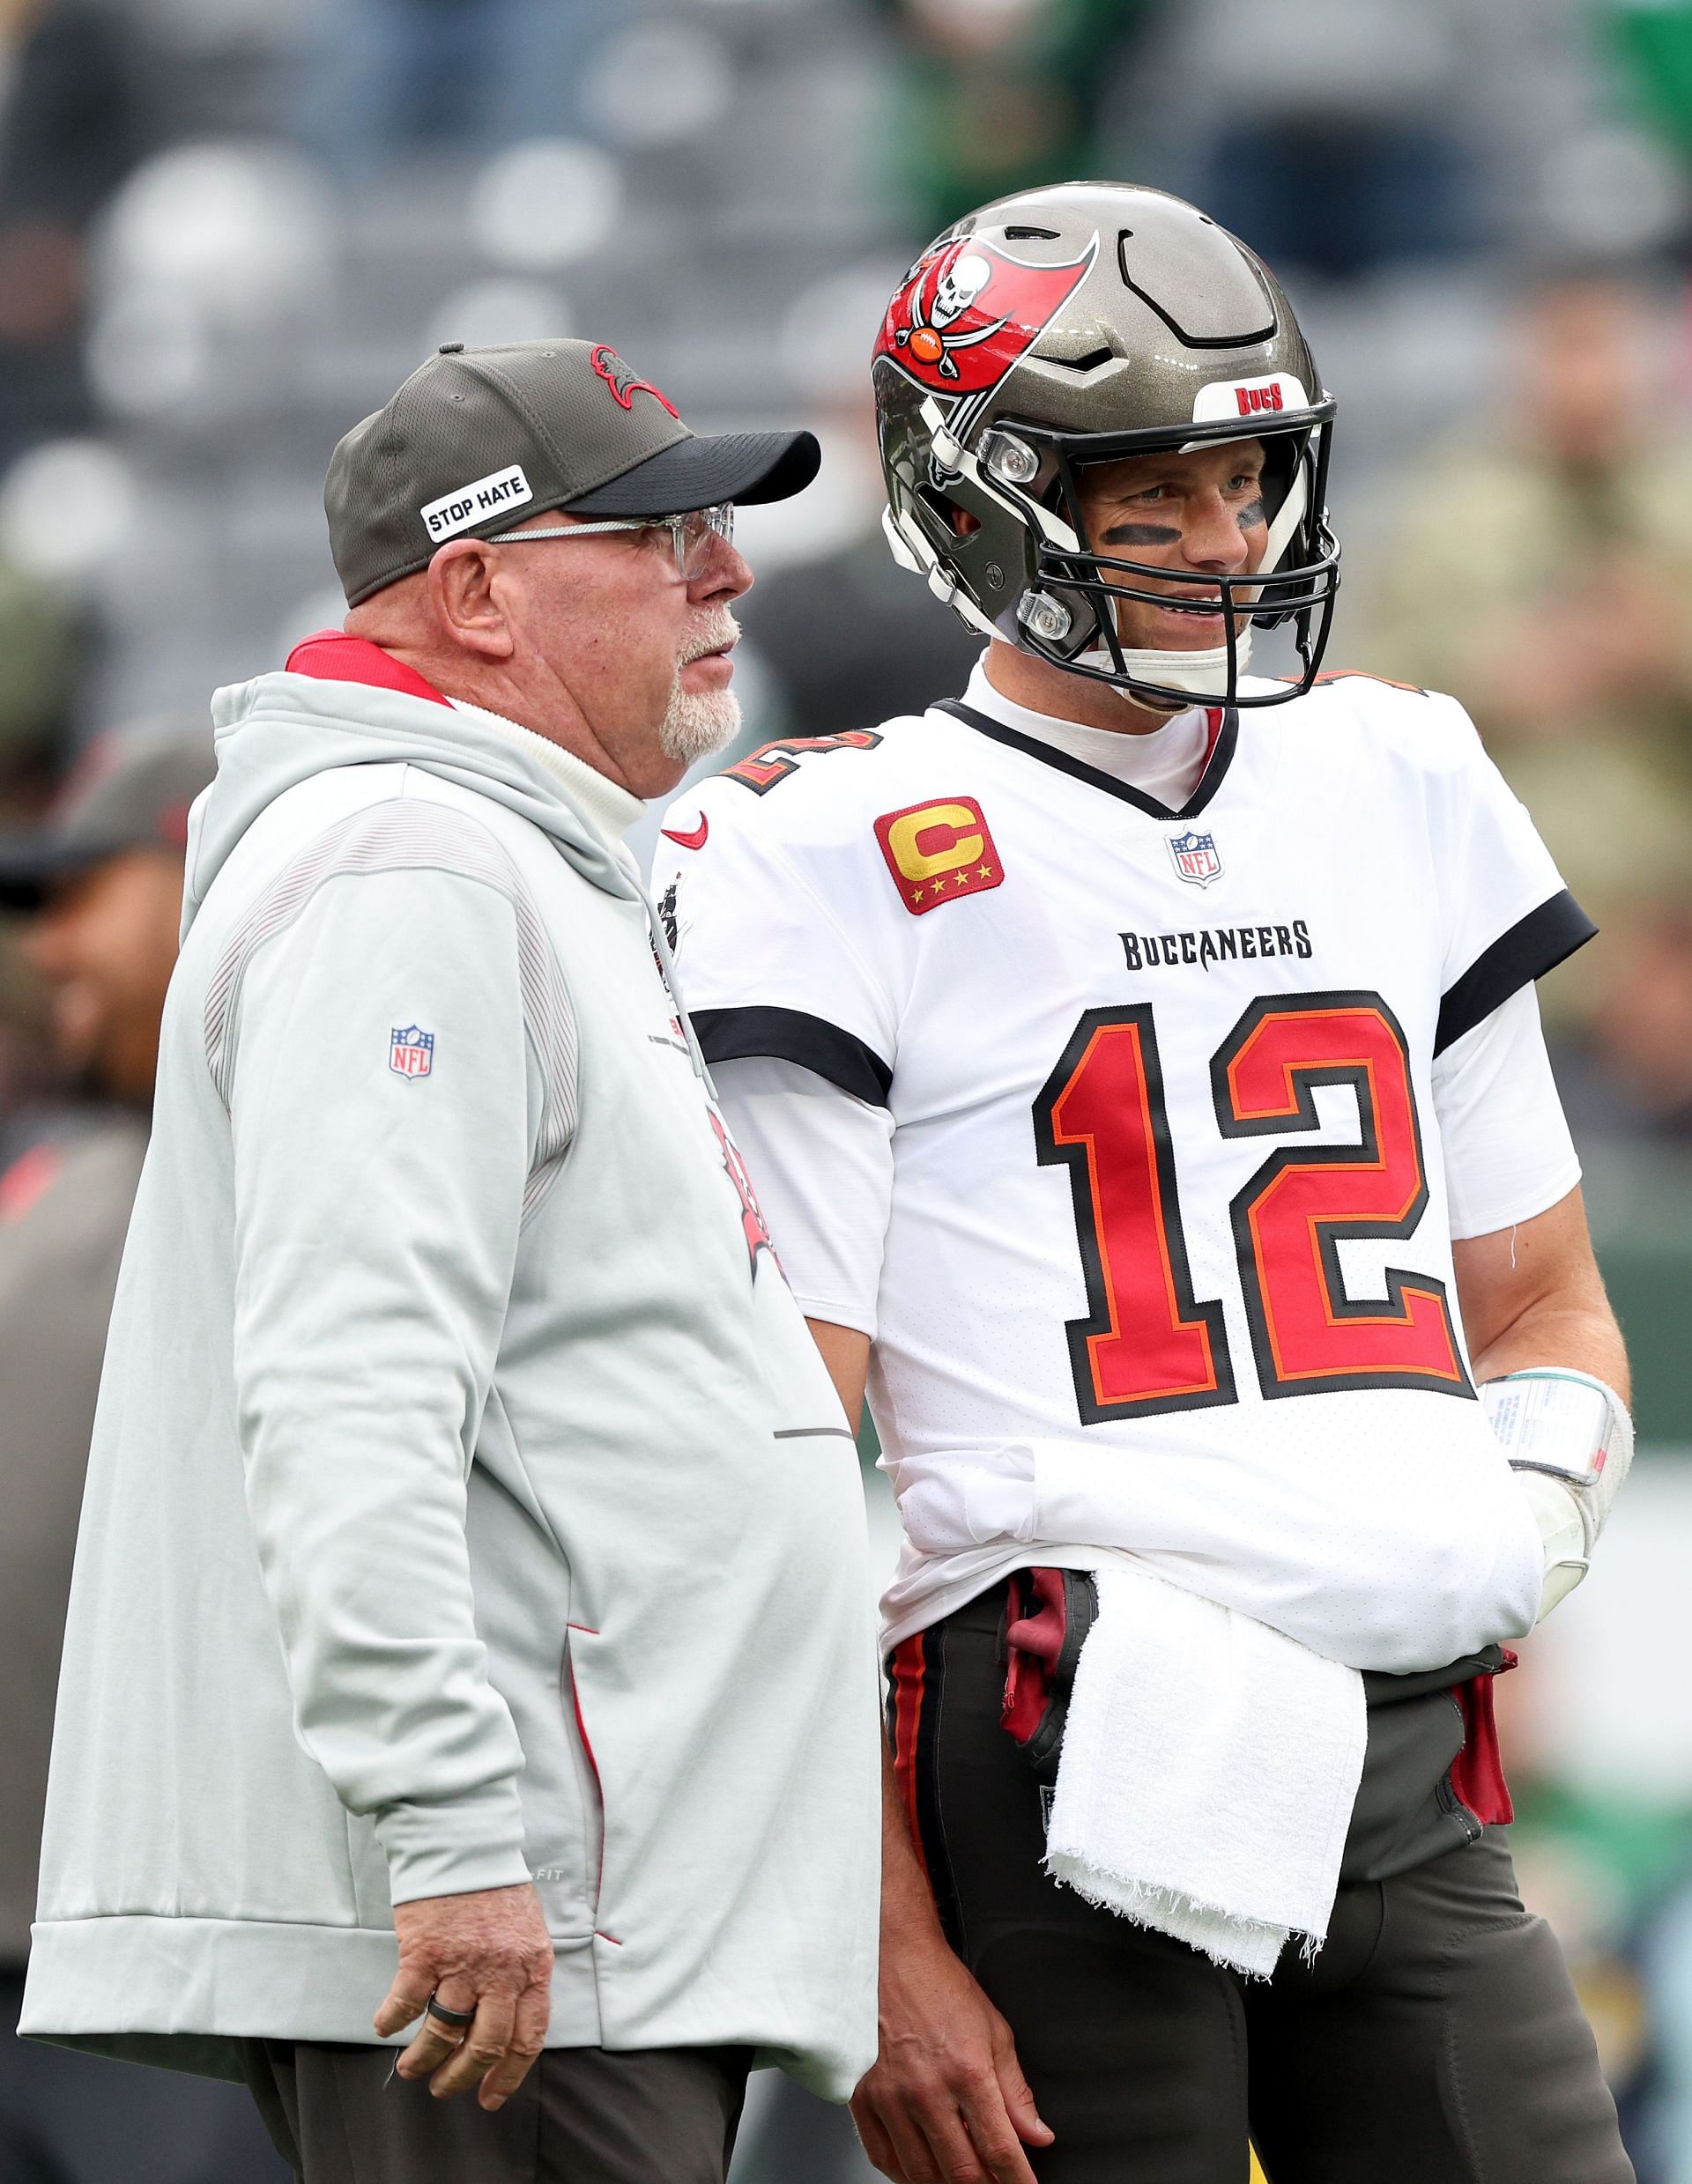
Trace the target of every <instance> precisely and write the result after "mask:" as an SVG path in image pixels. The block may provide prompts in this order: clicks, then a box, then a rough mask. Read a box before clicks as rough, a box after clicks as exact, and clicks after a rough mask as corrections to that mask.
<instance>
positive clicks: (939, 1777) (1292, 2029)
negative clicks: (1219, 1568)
mask: <svg viewBox="0 0 1692 2184" xmlns="http://www.w3.org/2000/svg"><path fill="white" fill-rule="evenodd" d="M1002 1603H1003V1592H1002V1588H995V1590H994V1591H993V1592H992V1593H991V1594H988V1595H983V1597H982V1598H981V1599H980V1600H978V1601H976V1602H972V1603H970V1604H969V1605H968V1607H965V1608H963V1609H961V1610H959V1611H958V1612H957V1613H956V1614H955V1615H954V1616H952V1617H949V1618H947V1619H946V1622H945V1623H944V1624H942V1625H939V1631H938V1634H939V1643H938V1644H936V1643H931V1644H930V1646H929V1647H928V1648H927V1655H928V1668H927V1670H926V1677H925V1688H924V1693H923V1705H922V1721H923V1733H922V1734H921V1736H919V1737H918V1738H917V1742H916V1749H915V1753H914V1758H915V1763H916V1769H917V1774H916V1780H915V1781H914V1783H913V1788H914V1791H915V1797H914V1803H915V1807H916V1817H917V1824H918V1827H919V1831H920V1833H921V1836H922V1843H923V1851H924V1859H925V1861H926V1863H927V1865H928V1869H929V1877H930V1879H931V1882H932V1884H933V1886H934V1892H935V1896H936V1899H937V1900H938V1901H939V1905H940V1907H941V1913H942V1916H943V1917H944V1918H946V1921H947V1924H948V1927H949V1929H950V1932H951V1938H952V1941H953V1945H954V1947H955V1948H956V1949H957V1951H958V1953H959V1954H960V1955H961V1957H962V1958H963V1960H964V1962H965V1963H966V1964H967V1965H968V1967H969V1969H970V1971H971V1972H972V1973H974V1975H975V1977H976V1979H977V1980H979V1981H980V1983H981V1985H982V1986H983V1988H984V1989H985V1990H986V1992H987V1994H988V1995H989V1996H990V1997H991V2000H992V2001H993V2003H995V2004H996V2005H997V2007H998V2009H999V2010H1002V2011H1003V2013H1004V2015H1005V2016H1006V2018H1008V2020H1009V2022H1010V2025H1011V2028H1012V2031H1013V2033H1014V2034H1015V2037H1016V2046H1017V2053H1018V2054H1019V2056H1020V2060H1021V2064H1022V2068H1023V2069H1024V2070H1025V2071H1026V2072H1027V2074H1028V2083H1029V2084H1030V2085H1031V2086H1032V2087H1033V2089H1034V2095H1035V2102H1036V2104H1037V2106H1038V2108H1039V2111H1040V2114H1041V2115H1042V2116H1043V2118H1044V2119H1045V2121H1046V2122H1047V2123H1048V2124H1049V2125H1050V2127H1051V2128H1052V2130H1053V2131H1054V2132H1055V2133H1056V2134H1057V2139H1056V2143H1055V2144H1054V2145H1052V2146H1051V2147H1050V2149H1048V2150H1047V2151H1044V2152H1040V2151H1032V2150H1031V2151H1030V2157H1029V2158H1030V2161H1031V2163H1032V2165H1033V2168H1034V2170H1035V2174H1036V2175H1037V2176H1038V2177H1039V2178H1040V2180H1041V2184H1246V2178H1247V2175H1248V2170H1249V2154H1248V2151H1247V2148H1248V2139H1250V2141H1252V2142H1254V2143H1256V2146H1257V2149H1258V2158H1259V2159H1260V2160H1261V2161H1262V2164H1263V2166H1264V2168H1265V2171H1266V2173H1267V2174H1268V2176H1269V2179H1270V2184H1631V2180H1632V2178H1633V2170H1632V2167H1631V2165H1630V2164H1629V2161H1628V2158H1627V2156H1626V2154H1625V2153H1624V2152H1623V2151H1622V2143H1621V2138H1620V2136H1619V2134H1618V2132H1617V2128H1616V2121H1615V2106H1614V2102H1613V2101H1612V2100H1611V2099H1610V2095H1609V2091H1608V2089H1607V2087H1606V2085H1605V2084H1604V2081H1603V2078H1602V2077H1601V2075H1600V2073H1599V2066H1598V2054H1597V2050H1596V2048H1595V2047H1594V2045H1593V2041H1592V2033H1591V2032H1590V2030H1589V2029H1588V2027H1587V2025H1586V2022H1585V2019H1584V2017H1583V2016H1582V2015H1581V2010H1580V2006H1579V2004H1578V2003H1577V2000H1576V1998H1575V1993H1574V1988H1573V1987H1572V1985H1571V1984H1570V1979H1569V1974H1568V1972H1567V1970H1566V1968H1565V1967H1564V1965H1563V1961H1562V1953H1561V1951H1560V1950H1559V1949H1558V1946H1557V1943H1556V1942H1555V1939H1554V1938H1553V1936H1552V1934H1551V1932H1550V1929H1548V1928H1547V1926H1546V1924H1545V1923H1544V1921H1542V1920H1540V1919H1537V1918H1532V1917H1530V1915H1529V1914H1527V1912H1526V1911H1525V1910H1524V1909H1523V1907H1522V1903H1521V1899H1520V1897H1519V1896H1518V1893H1517V1891H1516V1883H1515V1877H1514V1874H1513V1872H1512V1869H1511V1866H1510V1853H1509V1850H1508V1848H1507V1847H1506V1842H1505V1839H1504V1837H1503V1832H1502V1831H1500V1830H1498V1829H1494V1828H1488V1830H1487V1831H1486V1832H1485V1833H1484V1834H1483V1835H1481V1838H1480V1840H1478V1841H1476V1842H1474V1843H1472V1844H1468V1845H1466V1846H1463V1847H1458V1848H1457V1849H1453V1850H1448V1851H1445V1852H1443V1853H1442V1854H1441V1855H1438V1856H1436V1857H1434V1858H1431V1859H1430V1860H1429V1861H1428V1862H1426V1863H1425V1864H1421V1865H1418V1866H1415V1867H1413V1868H1412V1869H1410V1870H1409V1871H1408V1872H1403V1873H1399V1874H1396V1875H1394V1876H1393V1877H1391V1878H1390V1879H1388V1880H1384V1881H1374V1882H1348V1883H1346V1884H1342V1885H1341V1887H1340V1894H1339V1899H1338V1901H1337V1903H1336V1905H1335V1907H1334V1914H1333V1919H1332V1925H1331V1927H1330V1929H1329V1934H1328V1939H1327V1942H1326V1944H1325V1947H1324V1948H1323V1951H1322V1953H1321V1955H1320V1956H1319V1958H1317V1961H1316V1964H1315V1966H1313V1967H1307V1966H1304V1965H1303V1964H1302V1962H1301V1961H1300V1960H1299V1958H1298V1956H1297V1953H1296V1951H1289V1960H1288V1959H1283V1962H1282V1965H1281V1966H1280V1969H1279V1970H1278V1971H1277V1972H1276V1973H1275V1976H1274V1978H1273V1980H1267V1981H1265V1980H1241V1979H1238V1978H1236V1977H1235V1976H1234V1975H1233V1974H1232V1973H1228V1972H1225V1971H1222V1970H1221V1969H1219V1968H1218V1967H1217V1966H1214V1965H1213V1964H1212V1963H1210V1962H1209V1960H1208V1959H1207V1958H1205V1957H1203V1956H1201V1955H1199V1953H1198V1952H1197V1951H1194V1950H1191V1949H1189V1948H1187V1947H1186V1946H1185V1945H1184V1943H1180V1942H1176V1941H1172V1940H1169V1938H1167V1937H1166V1936H1162V1935H1160V1934H1154V1933H1152V1932H1150V1931H1149V1930H1148V1929H1146V1928H1143V1927H1139V1926H1135V1925H1132V1924H1131V1923H1130V1922H1129V1921H1127V1920H1125V1919H1120V1918H1117V1917H1116V1916H1114V1915H1113V1914H1111V1913H1109V1912H1108V1911H1101V1910H1099V1909H1097V1908H1096V1907H1095V1906H1093V1905H1090V1904H1088V1903H1087V1902H1086V1901H1085V1900H1084V1899H1082V1898H1081V1897H1080V1896H1078V1895H1076V1894H1075V1893H1074V1892H1072V1890H1069V1889H1065V1888H1060V1887H1059V1886H1058V1884H1056V1883H1055V1882H1054V1881H1052V1880H1050V1878H1049V1877H1048V1876H1047V1875H1046V1873H1045V1871H1044V1869H1043V1866H1042V1863H1041V1860H1042V1857H1043V1852H1044V1847H1045V1846H1044V1827H1043V1804H1042V1799H1043V1795H1044V1794H1045V1793H1043V1790H1042V1788H1041V1785H1040V1783H1039V1781H1037V1780H1036V1779H1035V1775H1034V1773H1033V1772H1032V1771H1031V1769H1030V1768H1029V1766H1028V1762H1027V1761H1026V1759H1025V1758H1024V1757H1023V1755H1022V1753H1021V1752H1020V1751H1019V1749H1018V1748H1017V1746H1016V1745H1015V1744H1014V1743H1013V1741H1012V1739H1011V1737H1010V1736H1008V1735H1007V1734H1006V1732H1005V1730H1004V1729H1002V1728H1001V1727H1000V1726H999V1705H1000V1698H1001V1694H1002V1692H1003V1689H1004V1682H1005V1668H1004V1662H1003V1658H1002V1655H1001V1652H1000V1647H999V1618H1000V1613H1001V1610H1002Z"/></svg>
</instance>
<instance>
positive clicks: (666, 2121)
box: [247, 2040, 752, 2184]
mask: <svg viewBox="0 0 1692 2184" xmlns="http://www.w3.org/2000/svg"><path fill="white" fill-rule="evenodd" d="M394 2061H395V2053H394V2051H393V2050H392V2049H390V2048H385V2047H330V2046H328V2045H320V2044H317V2043H314V2042H309V2041H306V2040H298V2041H295V2040H254V2041H252V2042H250V2043H249V2052H248V2067H247V2078H248V2084H249V2085H250V2086H251V2088H252V2092H253V2098H254V2099H255V2100H256V2102H257V2103H258V2107H259V2112H260V2114H262V2115H263V2118H264V2121H265V2122H266V2123H267V2124H268V2125H269V2126H270V2129H271V2136H272V2137H273V2138H274V2139H275V2141H276V2143H277V2145H278V2148H279V2149H280V2151H281V2152H282V2154H283V2156H284V2158H286V2160H287V2161H288V2162H289V2163H291V2164H292V2165H293V2171H294V2173H295V2174H296V2175H297V2176H299V2177H301V2179H303V2180H304V2184H723V2180H724V2176H725V2174H726V2173H727V2170H728V2165H729V2157H730V2155H731V2152H732V2151H733V2148H734V2134H735V2128H736V2127H737V2125H738V2122H739V2121H740V2108H741V2104H742V2102H743V2101H744V2100H745V2098H746V2072H747V2070H748V2069H749V2068H750V2065H751V2062H752V2051H751V2049H750V2048H747V2047H647V2048H641V2049H637V2050H635V2051H634V2052H632V2053H629V2054H608V2053H607V2052H606V2051H605V2049H604V2048H602V2047H549V2048H548V2049H547V2050H546V2052H545V2054H543V2055H542V2056H541V2058H540V2060H539V2062H537V2063H536V2065H535V2067H534V2069H532V2070H531V2071H530V2073H529V2075H528V2077H526V2078H525V2079H524V2080H523V2084H521V2085H520V2086H519V2087H518V2088H517V2090H516V2092H515V2093H514V2094H513V2095H512V2096H511V2098H510V2099H509V2100H508V2101H507V2102H506V2104H505V2106H504V2107H503V2108H501V2109H499V2110H498V2111H497V2112H496V2113H495V2114H492V2115H489V2114H487V2113H486V2110H484V2109H481V2108H479V2107H478V2106H476V2100H475V2096H474V2094H473V2093H461V2094H459V2096H458V2097H457V2099H455V2100H436V2099H434V2096H433V2094H431V2093H430V2091H428V2088H427V2084H419V2082H418V2081H416V2080H415V2079H406V2078H400V2077H394V2075H393V2069H394Z"/></svg>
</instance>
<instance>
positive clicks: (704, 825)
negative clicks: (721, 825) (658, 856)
mask: <svg viewBox="0 0 1692 2184" xmlns="http://www.w3.org/2000/svg"><path fill="white" fill-rule="evenodd" d="M710 831H711V822H710V820H709V818H707V817H706V816H705V814H704V813H703V812H702V811H701V813H700V816H699V826H698V828H697V830H696V831H695V832H694V833H691V834H679V833H677V832H676V830H675V828H674V827H673V826H661V827H660V828H659V829H658V832H659V833H661V834H662V835H663V836H664V840H665V841H674V842H679V843H680V844H681V847H682V848H684V849H702V848H704V847H705V837H706V835H707V834H709V833H710Z"/></svg>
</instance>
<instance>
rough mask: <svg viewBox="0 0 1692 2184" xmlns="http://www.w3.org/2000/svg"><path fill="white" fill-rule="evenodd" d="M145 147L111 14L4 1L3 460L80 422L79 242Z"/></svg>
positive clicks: (53, 2) (38, 0) (55, 3)
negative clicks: (141, 145) (142, 146)
mask: <svg viewBox="0 0 1692 2184" xmlns="http://www.w3.org/2000/svg"><path fill="white" fill-rule="evenodd" d="M140 143H141V121H140V102H139V98H138V93H137V84H136V80H135V73H134V66H133V61H132V54H131V47H130V38H129V34H128V33H127V32H126V30H125V28H124V26H123V25H122V22H121V21H120V19H118V17H117V16H116V14H115V11H109V10H107V9H100V8H96V7H94V6H93V5H90V4H78V0H0V464H4V462H5V461H6V460H7V459H9V458H10V457H11V455H16V454H17V453H18V452H19V449H21V448H25V447H27V446H28V445H30V444H31V442H32V441H36V440H40V439H45V438H47V437H48V436H50V435H52V434H55V433H71V432H75V431H77V430H78V429H79V428H80V426H82V425H83V424H84V423H85V421H86V419H87V417H88V414H89V401H88V391H87V387H86V384H85V380H84V377H83V372H82V359H81V331H82V312H83V290H84V241H85V235H86V233H87V229H88V225H89V222H90V221H91V219H92V218H93V215H94V214H95V213H96V212H97V211H99V209H100V206H101V204H104V202H105V200H106V199H107V197H108V196H110V194H111V192H112V190H113V189H115V187H116V185H117V183H118V182H119V181H122V177H123V175H124V174H126V173H127V172H128V171H129V169H130V167H131V166H132V165H133V164H134V162H135V159H136V158H137V153H138V152H139V150H140Z"/></svg>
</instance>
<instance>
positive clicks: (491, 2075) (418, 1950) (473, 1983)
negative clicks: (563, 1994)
mask: <svg viewBox="0 0 1692 2184" xmlns="http://www.w3.org/2000/svg"><path fill="white" fill-rule="evenodd" d="M394 1931H395V1933H396V1934H397V1936H398V1937H399V1970H398V1971H397V1973H395V1975H394V1983H393V1985H392V1986H391V1987H390V1988H389V1990H388V1999H387V2000H386V2002H384V2003H382V2007H381V2009H380V2010H377V2012H376V2019H375V2023H376V2030H377V2032H379V2033H381V2035H382V2038H383V2039H384V2040H386V2039H387V2038H388V2037H389V2035H390V2033H394V2032H400V2031H402V2030H403V2029H404V2027H405V2026H406V2025H411V2024H412V2023H414V2022H415V2020H416V2019H417V2018H418V2017H422V2018H423V2025H422V2029H421V2031H420V2032H419V2033H418V2035H417V2038H416V2039H415V2040H413V2041H412V2044H411V2046H410V2047H407V2048H406V2050H405V2052H404V2054H402V2055H401V2057H400V2058H399V2062H398V2063H397V2066H396V2067H397V2069H398V2072H399V2075H400V2077H408V2078H418V2077H427V2079H428V2081H429V2091H431V2092H432V2093H433V2094H434V2096H435V2098H436V2099H439V2100H450V2099H451V2098H452V2096H453V2095H454V2094H455V2093H462V2092H463V2091H464V2090H465V2089H466V2088H467V2087H468V2086H471V2085H475V2086H479V2088H480V2091H479V2093H478V2094H477V2099H479V2101H480V2103H481V2105H482V2106H483V2107H484V2108H498V2107H500V2106H501V2105H502V2104H503V2103H504V2102H505V2100H506V2099H508V2097H509V2096H510V2095H511V2094H512V2093H514V2092H516V2090H517V2088H518V2086H519V2085H521V2084H522V2083H523V2079H524V2077H526V2076H527V2075H528V2072H529V2067H530V2065H531V2063H532V2062H534V2060H535V2058H536V2056H537V2055H538V2054H539V2053H540V2050H541V2044H542V2042H543V2041H544V2040H545V2037H546V2020H547V2017H548V2016H549V2015H550V2014H551V2010H552V1982H553V1937H552V1936H551V1935H550V1934H549V1933H548V1932H547V1930H546V1921H545V1918H544V1917H543V1916H542V1914H541V1908H540V1899H539V1898H538V1896H537V1895H536V1894H535V1892H534V1890H533V1889H532V1888H531V1886H530V1885H529V1884H528V1883H527V1882H526V1881H525V1882H524V1883H523V1885H522V1886H521V1887H517V1888H484V1889H479V1890H477V1891H475V1892H473V1893H471V1894H470V1895H467V1896H424V1897H421V1898H419V1900H418V1901H417V1902H415V1903H409V1904H396V1905H395V1906H394ZM430 1995H434V1998H435V2000H436V2001H437V2002H438V2003H440V2004H441V2005H442V2008H443V2009H447V2010H474V2011H475V2012H476V2017H475V2021H474V2023H473V2024H471V2025H464V2026H457V2025H442V2023H441V2021H440V2020H439V2018H437V2017H427V2016H425V2015H424V2012H425V2010H427V2007H428V2001H429V1996H430Z"/></svg>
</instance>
